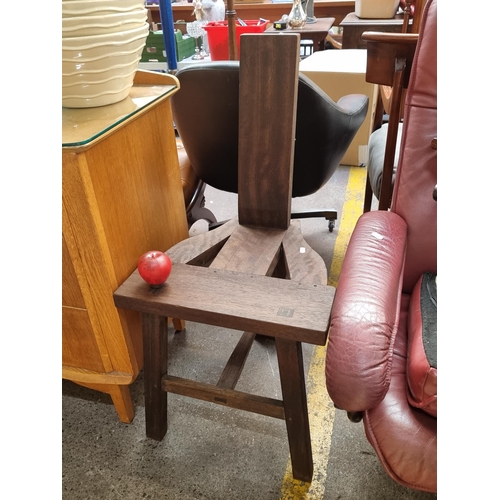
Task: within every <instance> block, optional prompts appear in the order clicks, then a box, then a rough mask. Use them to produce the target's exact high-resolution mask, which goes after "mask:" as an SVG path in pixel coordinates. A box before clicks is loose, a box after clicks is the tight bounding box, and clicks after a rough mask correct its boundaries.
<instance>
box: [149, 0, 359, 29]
mask: <svg viewBox="0 0 500 500" xmlns="http://www.w3.org/2000/svg"><path fill="white" fill-rule="evenodd" d="M234 6H235V10H236V15H237V17H239V18H241V19H259V18H261V17H262V18H264V19H269V21H277V20H278V19H280V18H281V16H282V15H283V14H289V13H290V9H291V8H292V4H291V2H290V3H284V2H280V3H272V2H271V0H264V1H263V2H252V3H240V2H238V1H235V3H234ZM147 8H148V10H149V11H150V12H151V18H152V21H153V22H155V23H159V22H160V9H159V7H158V5H150V6H147ZM353 10H354V0H315V2H314V15H315V16H316V17H334V18H335V23H337V25H338V23H340V22H341V21H342V19H344V17H345V16H347V14H349V12H352V11H353ZM172 12H173V16H174V22H176V21H186V22H192V21H194V19H195V18H194V15H193V4H192V3H188V2H175V3H173V4H172Z"/></svg>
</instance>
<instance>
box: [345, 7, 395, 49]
mask: <svg viewBox="0 0 500 500" xmlns="http://www.w3.org/2000/svg"><path fill="white" fill-rule="evenodd" d="M340 27H341V28H342V48H343V49H366V41H365V40H363V39H362V38H361V35H362V34H363V33H364V32H365V31H377V32H384V33H401V30H402V28H403V14H397V15H396V16H395V17H394V18H393V19H360V18H359V17H358V16H357V15H356V14H354V12H351V13H349V14H348V15H347V16H346V17H345V18H344V19H343V20H342V22H341V23H340Z"/></svg>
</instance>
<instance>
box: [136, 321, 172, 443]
mask: <svg viewBox="0 0 500 500" xmlns="http://www.w3.org/2000/svg"><path fill="white" fill-rule="evenodd" d="M142 333H143V342H144V400H145V401H144V404H145V411H146V436H147V437H149V438H152V439H156V440H158V441H161V440H162V439H163V436H165V433H166V432H167V393H166V392H165V391H163V389H162V384H161V379H162V377H163V375H166V374H167V366H168V365H167V364H168V359H167V353H168V338H167V321H166V318H164V317H163V316H157V315H154V314H147V313H143V315H142Z"/></svg>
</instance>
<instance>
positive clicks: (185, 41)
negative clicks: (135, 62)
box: [141, 30, 203, 62]
mask: <svg viewBox="0 0 500 500" xmlns="http://www.w3.org/2000/svg"><path fill="white" fill-rule="evenodd" d="M202 43H203V42H202V38H201V37H200V38H198V45H201V44H202ZM175 48H176V54H177V61H182V60H183V59H186V58H187V57H191V56H192V55H194V53H195V48H196V41H195V39H194V38H192V37H190V36H187V37H183V34H182V32H181V30H175ZM141 62H167V57H166V52H165V42H164V41H163V31H161V30H158V31H150V32H149V34H148V37H147V39H146V45H145V46H144V49H143V51H142V56H141Z"/></svg>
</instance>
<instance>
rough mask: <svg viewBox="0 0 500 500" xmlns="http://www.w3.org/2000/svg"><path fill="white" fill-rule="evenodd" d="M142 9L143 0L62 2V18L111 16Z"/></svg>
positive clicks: (65, 0)
mask: <svg viewBox="0 0 500 500" xmlns="http://www.w3.org/2000/svg"><path fill="white" fill-rule="evenodd" d="M142 8H144V1H143V0H63V1H62V17H63V19H64V18H65V17H76V16H87V15H99V14H106V13H107V14H111V13H113V12H115V13H116V12H128V11H130V10H137V9H142Z"/></svg>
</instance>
